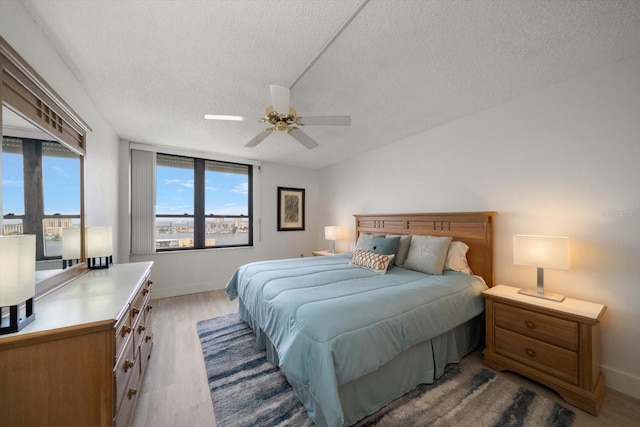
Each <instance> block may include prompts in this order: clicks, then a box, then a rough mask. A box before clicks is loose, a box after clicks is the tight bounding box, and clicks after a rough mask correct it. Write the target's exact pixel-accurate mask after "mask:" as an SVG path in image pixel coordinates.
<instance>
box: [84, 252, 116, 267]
mask: <svg viewBox="0 0 640 427" xmlns="http://www.w3.org/2000/svg"><path fill="white" fill-rule="evenodd" d="M111 264H113V255H109V256H105V257H95V258H87V267H89V268H91V269H97V268H109V267H111Z"/></svg>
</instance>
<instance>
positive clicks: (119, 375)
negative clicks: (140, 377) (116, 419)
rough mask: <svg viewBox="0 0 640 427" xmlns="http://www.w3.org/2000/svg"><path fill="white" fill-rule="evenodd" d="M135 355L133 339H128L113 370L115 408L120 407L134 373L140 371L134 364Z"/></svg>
mask: <svg viewBox="0 0 640 427" xmlns="http://www.w3.org/2000/svg"><path fill="white" fill-rule="evenodd" d="M136 354H137V353H136V347H135V345H134V340H133V337H130V338H129V339H128V340H127V341H126V344H125V347H124V351H123V352H122V354H121V355H120V358H119V359H118V360H117V361H116V364H115V367H114V368H113V377H114V379H115V382H116V386H115V390H116V401H115V404H116V408H118V407H119V406H120V404H121V402H122V400H123V398H124V396H125V394H126V391H127V387H128V386H129V382H130V380H131V377H132V376H134V372H135V371H138V372H139V371H140V367H139V366H138V365H137V364H136Z"/></svg>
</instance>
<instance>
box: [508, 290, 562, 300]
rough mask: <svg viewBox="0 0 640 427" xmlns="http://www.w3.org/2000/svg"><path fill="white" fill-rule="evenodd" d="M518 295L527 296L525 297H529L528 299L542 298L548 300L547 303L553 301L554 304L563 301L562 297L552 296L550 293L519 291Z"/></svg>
mask: <svg viewBox="0 0 640 427" xmlns="http://www.w3.org/2000/svg"><path fill="white" fill-rule="evenodd" d="M518 293H519V294H521V295H527V296H530V297H536V298H542V299H546V300H549V301H555V302H562V301H564V296H563V295H558V294H552V293H551V292H543V293H538V292H537V291H536V290H535V289H520V290H519V291H518Z"/></svg>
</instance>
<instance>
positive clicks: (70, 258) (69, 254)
mask: <svg viewBox="0 0 640 427" xmlns="http://www.w3.org/2000/svg"><path fill="white" fill-rule="evenodd" d="M81 232H82V230H81V229H80V228H75V227H74V228H63V229H62V268H63V269H65V268H68V267H71V266H72V265H73V262H74V261H75V262H76V263H78V262H80V258H82V253H81V252H82V248H81V245H80V241H81V234H82V233H81Z"/></svg>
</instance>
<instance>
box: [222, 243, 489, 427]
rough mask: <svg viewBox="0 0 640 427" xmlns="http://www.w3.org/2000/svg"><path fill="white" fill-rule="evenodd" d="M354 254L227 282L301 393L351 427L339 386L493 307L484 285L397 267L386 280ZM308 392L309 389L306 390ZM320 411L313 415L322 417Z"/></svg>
mask: <svg viewBox="0 0 640 427" xmlns="http://www.w3.org/2000/svg"><path fill="white" fill-rule="evenodd" d="M349 259H350V258H349V256H348V255H335V256H325V257H312V258H293V259H285V260H275V261H263V262H255V263H251V264H247V265H244V266H242V267H240V268H238V269H237V270H236V272H235V273H234V275H233V276H232V277H231V279H230V281H229V283H228V285H227V288H226V290H227V294H228V295H229V297H230V298H231V299H234V298H236V297H240V300H241V302H242V304H243V305H244V306H245V308H246V309H247V311H248V312H249V313H250V314H251V317H252V319H253V321H254V322H255V323H257V325H258V326H259V327H260V329H261V330H262V332H263V333H264V334H266V336H267V337H268V338H269V339H270V340H271V342H272V343H273V345H274V346H275V348H276V349H277V353H278V358H279V363H280V369H281V370H282V372H283V373H284V374H285V375H286V377H287V379H288V380H289V382H290V383H291V384H292V385H293V386H294V390H296V391H297V394H298V396H299V397H300V395H306V396H312V398H313V399H314V401H315V402H314V405H309V406H308V405H307V404H306V402H304V399H301V400H303V403H305V406H307V409H308V410H309V409H310V406H314V407H317V408H319V409H320V410H321V411H322V414H323V418H324V419H325V420H326V423H327V424H328V425H331V426H340V425H342V424H343V421H344V419H343V415H342V408H341V406H340V399H339V396H338V391H337V390H338V385H341V384H345V383H347V382H349V381H351V380H353V379H356V378H359V377H361V376H363V375H365V374H367V373H369V372H372V371H375V370H376V369H378V368H379V367H380V366H382V365H384V364H385V363H387V362H389V361H390V360H392V359H393V358H394V357H396V356H397V355H398V354H400V353H401V352H403V351H404V350H406V349H408V348H410V347H412V346H414V345H415V344H417V343H420V342H423V341H427V340H429V339H431V338H433V337H436V336H438V335H440V334H442V333H444V332H446V331H448V330H450V329H452V328H454V327H456V326H458V325H460V324H462V323H464V322H466V321H467V320H470V319H472V318H473V317H475V316H476V315H478V314H480V313H481V312H482V311H483V310H484V302H483V300H482V298H481V296H480V293H481V292H482V290H484V289H486V286H485V284H484V282H483V281H482V280H481V279H479V278H477V277H474V276H470V275H468V274H464V273H458V272H454V271H445V273H444V274H443V275H442V276H435V275H427V274H424V273H420V272H416V271H412V270H408V269H404V268H401V267H397V266H396V267H393V268H392V269H390V270H389V271H388V273H387V274H386V275H380V274H378V273H376V272H374V271H371V270H368V269H365V268H362V267H357V266H354V265H351V264H349ZM301 390H303V392H301ZM313 412H314V410H312V411H310V416H311V417H312V418H313Z"/></svg>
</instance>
